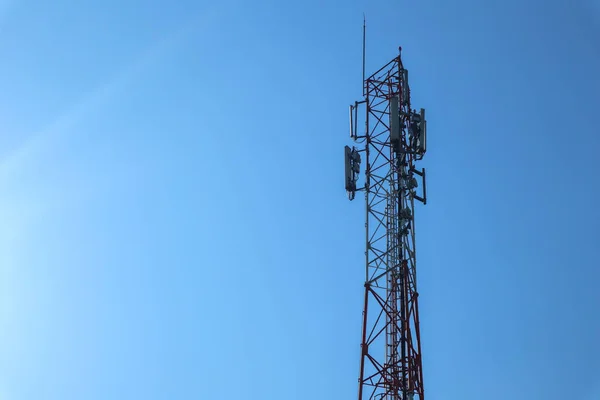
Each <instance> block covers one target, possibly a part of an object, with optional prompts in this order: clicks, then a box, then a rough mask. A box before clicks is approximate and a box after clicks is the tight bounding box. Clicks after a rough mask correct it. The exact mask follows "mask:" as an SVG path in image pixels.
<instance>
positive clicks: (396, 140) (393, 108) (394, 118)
mask: <svg viewBox="0 0 600 400" xmlns="http://www.w3.org/2000/svg"><path fill="white" fill-rule="evenodd" d="M390 142H391V143H392V145H393V146H394V149H396V150H398V146H399V145H400V115H399V113H398V97H397V96H394V97H392V98H391V99H390Z"/></svg>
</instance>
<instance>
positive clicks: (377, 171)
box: [344, 33, 427, 400]
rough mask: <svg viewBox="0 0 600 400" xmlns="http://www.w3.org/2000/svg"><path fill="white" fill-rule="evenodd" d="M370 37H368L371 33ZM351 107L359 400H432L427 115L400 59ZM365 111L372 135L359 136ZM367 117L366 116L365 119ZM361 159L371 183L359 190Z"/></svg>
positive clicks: (367, 81) (348, 167) (349, 184)
mask: <svg viewBox="0 0 600 400" xmlns="http://www.w3.org/2000/svg"><path fill="white" fill-rule="evenodd" d="M363 35H364V33H363ZM363 96H364V99H363V100H361V101H357V102H355V103H354V105H351V106H350V136H351V138H352V139H353V140H354V141H355V142H356V143H357V147H354V146H353V147H349V146H346V147H345V149H344V150H345V151H344V156H345V180H346V182H345V185H346V191H347V193H348V197H349V199H350V200H353V199H354V197H355V194H356V192H357V191H360V192H364V195H365V201H366V223H365V227H366V237H365V239H366V249H365V256H366V277H365V285H364V287H365V297H364V310H363V324H362V342H361V359H360V373H359V388H358V400H424V390H423V369H422V366H421V342H420V332H419V309H418V304H417V301H418V292H417V275H416V271H417V259H416V251H415V223H414V222H415V219H414V215H415V213H414V210H415V201H417V202H421V203H423V204H425V203H426V202H427V198H426V191H425V170H424V169H421V170H419V169H417V167H416V164H417V162H418V161H420V160H421V159H422V158H423V156H424V154H425V151H426V121H425V110H424V109H420V111H418V112H417V111H416V110H413V109H412V108H411V102H410V88H409V85H408V71H407V70H406V68H404V65H403V63H402V58H401V49H400V52H399V54H398V56H397V57H395V58H394V59H393V60H391V61H390V62H389V63H387V64H386V65H384V66H383V67H382V68H381V69H379V70H378V71H377V72H375V73H374V74H373V75H371V76H369V77H367V78H365V77H364V36H363ZM359 109H360V110H361V114H362V112H363V111H362V110H364V112H365V114H364V115H365V116H364V122H365V130H364V133H362V132H361V133H360V134H359V132H358V119H359V113H358V111H359ZM361 119H362V116H361ZM361 159H364V162H365V174H364V184H363V186H362V187H360V188H358V187H357V183H358V181H359V174H360V164H361Z"/></svg>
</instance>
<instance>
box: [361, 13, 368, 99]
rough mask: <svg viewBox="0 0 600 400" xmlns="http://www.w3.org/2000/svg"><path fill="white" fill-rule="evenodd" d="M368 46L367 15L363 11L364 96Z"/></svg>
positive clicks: (364, 94) (364, 92)
mask: <svg viewBox="0 0 600 400" xmlns="http://www.w3.org/2000/svg"><path fill="white" fill-rule="evenodd" d="M366 47H367V17H366V16H365V13H363V45H362V87H363V96H366V95H367V93H366V91H365V59H366Z"/></svg>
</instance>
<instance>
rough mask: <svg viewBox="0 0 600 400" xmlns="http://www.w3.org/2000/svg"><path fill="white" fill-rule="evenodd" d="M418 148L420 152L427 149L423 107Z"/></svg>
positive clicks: (422, 152) (423, 152)
mask: <svg viewBox="0 0 600 400" xmlns="http://www.w3.org/2000/svg"><path fill="white" fill-rule="evenodd" d="M419 150H420V152H421V154H425V152H426V151H427V121H425V109H424V108H421V132H420V135H419Z"/></svg>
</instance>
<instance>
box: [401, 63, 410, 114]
mask: <svg viewBox="0 0 600 400" xmlns="http://www.w3.org/2000/svg"><path fill="white" fill-rule="evenodd" d="M409 97H410V90H409V88H408V70H407V69H404V70H402V104H403V105H407V104H408V100H409Z"/></svg>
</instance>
